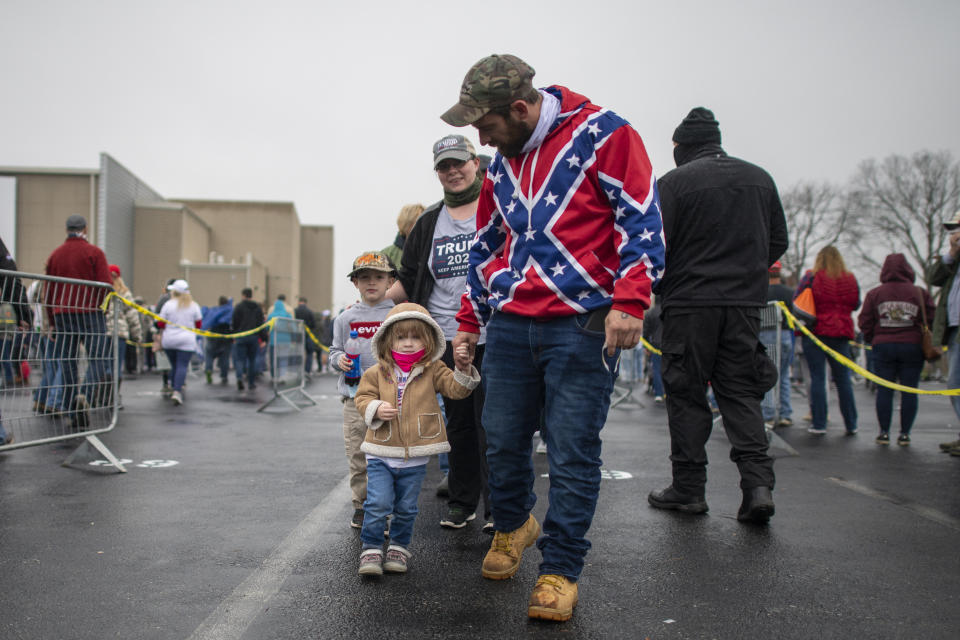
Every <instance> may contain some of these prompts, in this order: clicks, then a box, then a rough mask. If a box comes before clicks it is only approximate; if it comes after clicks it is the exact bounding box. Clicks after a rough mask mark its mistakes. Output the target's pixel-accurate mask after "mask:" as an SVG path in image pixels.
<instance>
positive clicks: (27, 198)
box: [0, 168, 110, 273]
mask: <svg viewBox="0 0 960 640" xmlns="http://www.w3.org/2000/svg"><path fill="white" fill-rule="evenodd" d="M0 175H3V176H11V177H14V178H16V181H17V186H16V198H17V208H16V214H15V215H16V217H17V219H16V220H15V222H14V224H15V227H16V234H17V238H16V246H17V249H16V255H15V256H14V258H15V259H16V261H17V268H18V269H20V270H21V271H26V272H28V273H43V272H44V268H45V266H46V263H47V258H48V257H49V256H50V254H51V253H52V252H53V250H54V249H56V248H57V247H58V246H60V245H61V244H62V243H63V241H64V240H65V239H66V237H67V231H66V223H67V218H68V217H70V216H71V215H73V214H79V215H82V216H83V217H84V218H86V219H87V237H88V239H89V240H90V242H92V243H94V244H96V237H97V236H96V232H97V229H96V225H97V220H96V218H97V215H96V211H97V179H98V178H97V171H96V170H93V169H91V170H82V169H77V170H69V169H64V170H55V169H49V170H45V171H44V170H36V172H33V170H29V169H15V170H5V169H2V168H0ZM107 260H110V256H107Z"/></svg>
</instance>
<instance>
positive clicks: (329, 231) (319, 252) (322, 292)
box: [288, 225, 333, 311]
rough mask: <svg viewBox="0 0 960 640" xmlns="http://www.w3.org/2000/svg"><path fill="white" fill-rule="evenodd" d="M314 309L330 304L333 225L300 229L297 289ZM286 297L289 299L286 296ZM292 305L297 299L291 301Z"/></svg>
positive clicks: (330, 306)
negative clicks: (298, 285) (298, 282)
mask: <svg viewBox="0 0 960 640" xmlns="http://www.w3.org/2000/svg"><path fill="white" fill-rule="evenodd" d="M299 295H302V296H305V297H306V298H307V304H308V306H309V307H310V308H311V309H313V310H314V311H322V310H323V309H331V308H332V307H333V227H331V226H314V225H305V226H303V227H301V228H300V291H299ZM288 300H289V298H288ZM292 302H293V303H294V304H295V303H296V300H293V301H292Z"/></svg>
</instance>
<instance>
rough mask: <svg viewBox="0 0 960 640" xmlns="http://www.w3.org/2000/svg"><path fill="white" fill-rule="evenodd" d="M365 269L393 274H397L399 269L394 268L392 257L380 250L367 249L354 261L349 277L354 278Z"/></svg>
mask: <svg viewBox="0 0 960 640" xmlns="http://www.w3.org/2000/svg"><path fill="white" fill-rule="evenodd" d="M364 269H371V270H373V271H385V272H386V273H389V274H390V275H392V276H396V275H397V270H396V269H395V268H394V266H393V263H392V262H390V258H388V257H387V256H386V255H385V254H383V253H380V252H379V251H367V252H365V253H361V254H360V255H359V256H358V257H357V259H356V260H354V261H353V269H351V270H350V273H348V274H347V277H348V278H353V277H354V276H356V275H357V274H358V273H360V272H361V271H363V270H364Z"/></svg>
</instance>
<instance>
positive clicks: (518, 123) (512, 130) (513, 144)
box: [497, 116, 533, 158]
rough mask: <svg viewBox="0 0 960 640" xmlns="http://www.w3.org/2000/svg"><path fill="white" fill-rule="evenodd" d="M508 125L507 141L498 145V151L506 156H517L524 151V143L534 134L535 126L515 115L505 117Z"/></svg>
mask: <svg viewBox="0 0 960 640" xmlns="http://www.w3.org/2000/svg"><path fill="white" fill-rule="evenodd" d="M504 122H505V123H506V126H507V138H508V140H507V142H504V143H502V144H500V145H498V146H497V151H499V152H500V155H502V156H503V157H505V158H516V157H517V156H519V155H520V153H521V152H522V151H523V145H525V144H527V140H529V139H530V136H532V135H533V127H531V126H530V125H528V124H527V123H526V122H523V121H522V120H517V119H515V118H514V117H513V116H510V117H508V118H506V119H504Z"/></svg>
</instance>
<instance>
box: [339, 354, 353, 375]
mask: <svg viewBox="0 0 960 640" xmlns="http://www.w3.org/2000/svg"><path fill="white" fill-rule="evenodd" d="M337 366H338V367H340V371H350V367H352V366H353V360H351V359H350V358H348V357H347V356H346V355H342V356H340V360H339V362H337Z"/></svg>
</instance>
